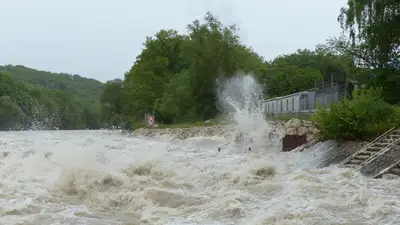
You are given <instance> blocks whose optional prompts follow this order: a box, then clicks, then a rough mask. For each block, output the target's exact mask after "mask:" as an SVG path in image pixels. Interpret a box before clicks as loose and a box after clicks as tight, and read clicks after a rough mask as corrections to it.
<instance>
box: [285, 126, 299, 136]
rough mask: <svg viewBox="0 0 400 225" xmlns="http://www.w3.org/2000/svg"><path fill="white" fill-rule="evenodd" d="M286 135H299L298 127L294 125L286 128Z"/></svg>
mask: <svg viewBox="0 0 400 225" xmlns="http://www.w3.org/2000/svg"><path fill="white" fill-rule="evenodd" d="M286 135H297V129H296V128H294V127H290V128H288V129H287V130H286Z"/></svg>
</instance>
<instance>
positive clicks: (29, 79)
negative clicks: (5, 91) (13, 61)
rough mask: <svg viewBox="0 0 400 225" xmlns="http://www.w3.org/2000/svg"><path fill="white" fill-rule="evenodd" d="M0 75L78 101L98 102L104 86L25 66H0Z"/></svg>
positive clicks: (84, 79) (95, 81) (96, 82)
mask: <svg viewBox="0 0 400 225" xmlns="http://www.w3.org/2000/svg"><path fill="white" fill-rule="evenodd" d="M0 73H3V74H7V75H10V76H11V77H12V78H13V79H14V80H17V81H21V82H24V83H26V84H31V85H34V86H40V87H46V88H49V89H56V90H61V91H64V92H66V93H68V94H70V95H72V96H73V97H74V98H75V99H77V100H80V101H89V102H92V103H93V102H98V101H99V99H100V96H101V95H102V93H103V88H104V84H103V83H101V82H100V81H98V80H94V79H90V78H84V77H81V76H79V75H71V74H66V73H51V72H47V71H40V70H35V69H31V68H27V67H25V66H13V65H6V66H0Z"/></svg>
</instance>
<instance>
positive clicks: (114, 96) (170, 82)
mask: <svg viewBox="0 0 400 225" xmlns="http://www.w3.org/2000/svg"><path fill="white" fill-rule="evenodd" d="M398 8H399V4H398V3H397V2H396V1H369V2H368V3H365V1H361V0H352V1H349V2H348V6H347V7H345V8H343V9H342V10H341V12H340V15H339V22H340V24H341V25H342V27H343V31H344V32H343V35H341V36H339V37H338V38H330V39H328V40H327V41H326V43H322V44H319V45H317V46H316V48H315V49H313V50H309V49H300V50H298V51H296V52H294V53H292V54H287V55H281V56H278V57H277V58H275V59H273V60H271V61H266V60H264V59H263V58H262V57H261V56H259V55H258V54H257V53H256V52H255V51H253V50H252V49H251V48H250V47H248V46H245V45H244V44H243V43H241V41H240V39H239V36H238V35H237V33H236V28H235V26H224V25H223V24H221V22H220V21H219V20H218V19H217V18H216V17H215V16H213V15H212V14H210V13H208V14H207V15H206V16H205V18H204V21H202V22H201V21H198V20H196V21H194V22H193V23H191V24H189V25H188V26H187V31H188V32H187V34H185V35H183V34H179V33H178V32H177V31H175V30H161V31H159V32H158V33H156V34H155V35H154V36H152V37H147V39H146V41H145V43H144V47H143V50H142V52H141V53H140V54H139V55H138V56H137V58H136V61H135V63H134V65H133V66H132V68H131V69H130V70H129V71H128V72H127V73H126V74H125V76H124V79H122V80H121V79H116V80H112V81H108V82H107V83H106V85H105V89H104V92H103V96H102V98H101V103H102V107H103V109H102V112H103V116H104V118H105V120H106V121H108V124H109V125H118V124H128V125H129V126H132V125H133V124H135V123H138V122H142V121H143V118H144V115H145V114H146V113H151V112H153V113H155V114H156V116H157V117H158V120H159V121H160V122H163V123H181V122H193V121H204V120H207V119H211V118H214V117H215V116H216V115H217V114H218V110H217V107H216V100H217V98H216V87H217V85H218V81H219V80H220V79H223V78H225V77H229V76H232V75H235V74H236V73H237V72H245V73H252V74H254V75H255V76H256V77H257V79H258V80H259V81H260V82H261V83H262V84H263V85H264V87H265V95H266V96H267V97H274V96H281V95H286V94H290V93H294V92H298V91H303V90H307V89H310V88H313V87H314V86H315V85H316V84H317V85H319V84H323V82H324V81H330V78H331V76H333V77H334V80H335V81H336V82H345V81H347V80H351V81H353V82H355V83H357V85H358V86H359V87H362V88H363V91H359V92H357V93H355V95H354V97H353V99H347V100H346V101H342V102H340V103H338V104H336V105H333V108H334V109H337V110H331V111H326V110H325V111H324V109H320V110H319V111H318V112H319V113H317V115H316V117H315V119H316V120H317V121H318V122H319V123H320V124H321V125H320V126H321V129H323V133H324V135H325V136H326V137H328V138H349V139H352V138H362V137H363V136H369V135H373V134H375V133H377V132H378V133H379V132H382V131H383V130H385V129H387V127H388V126H391V125H394V124H396V123H397V122H396V120H395V119H394V118H396V116H393V115H397V114H396V112H397V111H398V110H396V109H395V108H394V106H393V104H397V103H398V102H399V100H400V95H397V93H398V92H399V91H400V86H399V84H400V79H399V78H400V74H399V67H400V63H399V52H400V50H399V49H400V48H399V42H400V41H399V40H400V38H399V37H400V30H399V29H400V27H399V26H398V24H400V21H399V18H400V17H399V10H398ZM364 89H365V90H364ZM368 104H375V105H376V107H375V108H374V109H377V108H378V109H377V110H372V109H370V108H371V107H372V106H371V107H366V105H368ZM390 104H392V105H390ZM335 107H336V108H335ZM363 110H364V111H363ZM365 110H367V111H365ZM360 111H363V112H360ZM389 115H390V116H389ZM333 121H334V123H336V124H333V123H332V122H333Z"/></svg>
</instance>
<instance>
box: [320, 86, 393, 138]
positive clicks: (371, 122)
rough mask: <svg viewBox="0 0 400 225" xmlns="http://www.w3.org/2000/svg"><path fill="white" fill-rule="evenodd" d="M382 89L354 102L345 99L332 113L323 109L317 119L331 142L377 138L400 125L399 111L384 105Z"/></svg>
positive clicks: (364, 93) (361, 92)
mask: <svg viewBox="0 0 400 225" xmlns="http://www.w3.org/2000/svg"><path fill="white" fill-rule="evenodd" d="M381 96H382V95H381V90H380V89H361V90H357V91H355V92H354V94H353V98H352V99H343V100H342V101H340V102H338V103H336V104H333V105H331V106H330V107H329V110H328V109H327V108H325V107H322V108H320V109H319V110H318V111H317V113H316V114H315V115H314V119H315V120H316V122H317V123H318V126H319V128H320V129H321V132H322V135H323V136H324V137H325V138H328V139H337V138H339V139H350V140H357V139H366V138H370V137H374V136H375V135H377V134H379V133H382V132H384V131H386V130H388V129H390V128H392V127H393V126H396V125H397V124H398V122H399V121H400V114H399V110H398V108H397V107H395V106H393V105H390V104H389V103H387V102H385V101H384V100H383V98H382V97H381Z"/></svg>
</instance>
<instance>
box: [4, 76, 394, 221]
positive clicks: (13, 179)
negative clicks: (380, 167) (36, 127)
mask: <svg viewBox="0 0 400 225" xmlns="http://www.w3.org/2000/svg"><path fill="white" fill-rule="evenodd" d="M218 91H219V92H218V93H219V97H220V102H219V103H220V107H221V109H222V110H223V111H224V112H226V113H231V115H232V118H233V120H234V121H235V123H236V124H237V127H238V130H237V132H238V133H242V134H244V135H247V136H245V138H244V140H245V141H247V142H250V141H251V139H253V140H255V139H256V140H259V141H260V143H265V140H264V137H265V133H268V131H269V129H270V128H271V126H270V125H267V124H265V123H266V122H265V121H264V119H263V116H262V109H261V105H260V101H259V100H260V99H262V94H261V88H260V86H259V85H258V84H257V82H255V80H254V78H252V77H251V76H237V77H233V78H231V79H228V80H225V81H224V82H223V85H222V86H221V89H219V90H218ZM197 131H198V130H197ZM254 138H255V139H254ZM227 141H228V142H229V141H230V140H228V139H224V138H223V137H219V138H214V137H210V138H204V137H203V138H192V139H187V140H168V139H155V138H154V139H149V138H137V137H136V138H135V137H132V136H130V135H122V134H121V133H120V132H111V131H23V132H0V177H1V179H0V224H2V225H53V224H63V225H64V224H65V225H79V224H88V225H139V224H140V225H200V224H201V225H237V224H240V225H241V224H243V225H322V224H326V225H338V224H340V225H364V224H368V225H369V224H371V225H375V224H381V225H389V224H400V193H399V191H398V190H399V189H400V181H399V180H396V179H395V180H384V179H382V180H374V179H369V178H366V177H363V176H361V175H360V173H358V172H356V171H354V170H351V169H344V168H338V167H335V166H330V167H325V168H317V165H319V164H320V163H321V160H322V159H324V158H325V157H326V156H327V155H329V153H330V152H332V151H334V150H335V149H334V148H332V147H330V146H331V143H330V142H324V143H319V144H317V145H316V146H314V147H313V148H311V149H308V150H306V151H304V152H293V153H280V152H278V150H277V149H273V148H272V147H267V149H265V148H264V149H265V150H264V151H251V152H247V151H238V149H237V148H236V147H235V146H229V148H230V149H224V150H223V151H221V152H218V151H216V147H217V146H220V145H221V144H222V143H225V142H227ZM253 143H257V142H256V141H253ZM264 147H265V146H264Z"/></svg>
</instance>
